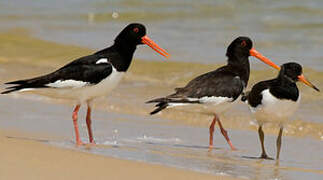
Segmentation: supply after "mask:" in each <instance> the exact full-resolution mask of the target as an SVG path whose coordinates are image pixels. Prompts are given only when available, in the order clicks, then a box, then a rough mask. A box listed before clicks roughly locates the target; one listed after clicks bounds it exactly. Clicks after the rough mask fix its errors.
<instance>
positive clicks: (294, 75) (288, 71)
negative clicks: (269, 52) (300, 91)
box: [278, 62, 320, 91]
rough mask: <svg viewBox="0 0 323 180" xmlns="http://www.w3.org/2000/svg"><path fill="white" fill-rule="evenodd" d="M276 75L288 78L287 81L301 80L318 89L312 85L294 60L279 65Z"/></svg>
mask: <svg viewBox="0 0 323 180" xmlns="http://www.w3.org/2000/svg"><path fill="white" fill-rule="evenodd" d="M278 77H282V78H285V79H288V80H289V81H291V82H293V83H295V82H297V81H301V82H302V83H304V84H306V85H307V86H309V87H311V88H313V89H315V90H316V91H320V90H319V89H318V88H317V87H316V86H314V85H313V84H312V83H311V82H310V81H308V80H307V79H306V78H305V76H304V75H303V70H302V66H301V65H299V64H298V63H295V62H290V63H285V64H283V65H282V66H281V69H280V71H279V75H278Z"/></svg>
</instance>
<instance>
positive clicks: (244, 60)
mask: <svg viewBox="0 0 323 180" xmlns="http://www.w3.org/2000/svg"><path fill="white" fill-rule="evenodd" d="M226 56H227V57H228V60H227V62H228V64H227V65H225V66H223V67H220V68H218V69H216V70H214V71H211V72H208V73H205V74H202V75H200V76H198V77H196V78H194V79H193V80H191V81H190V82H189V83H188V84H187V85H186V86H185V87H182V88H176V89H175V93H173V94H171V95H168V96H166V97H162V98H157V99H153V100H150V101H148V102H147V103H157V104H156V109H155V110H154V111H152V112H151V113H150V114H155V113H158V112H159V111H161V110H164V109H166V108H170V107H175V106H176V107H177V106H184V105H191V106H194V107H192V108H194V109H196V108H200V109H201V111H202V112H205V113H207V114H213V115H214V118H213V121H212V123H211V125H210V128H209V133H210V136H209V147H210V149H211V148H212V147H213V132H214V125H215V124H216V123H217V122H218V124H219V127H220V130H221V133H222V135H223V136H224V137H225V139H226V141H227V142H228V144H229V145H230V147H231V149H232V150H235V149H236V148H235V147H234V146H233V145H232V143H231V141H230V139H229V137H228V134H227V131H226V130H225V129H224V128H223V126H222V123H221V121H220V119H219V116H218V114H219V113H222V112H223V111H225V110H226V109H227V108H229V107H230V106H231V105H232V104H233V102H237V101H236V100H237V98H238V97H239V96H240V95H241V94H242V92H243V90H244V89H245V88H246V87H247V84H248V80H249V74H250V64H249V56H254V57H256V58H258V59H260V60H261V61H263V62H264V63H266V64H268V65H270V66H272V67H274V68H276V69H279V66H277V65H275V64H274V63H273V62H271V61H270V60H269V59H268V58H266V57H264V56H263V55H261V54H260V53H259V52H257V51H256V50H255V49H254V48H253V47H252V41H251V39H250V38H248V37H238V38H236V39H235V40H234V41H233V42H232V43H231V44H230V45H229V47H228V48H227V53H226Z"/></svg>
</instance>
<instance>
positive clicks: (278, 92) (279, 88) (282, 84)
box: [270, 75, 299, 101]
mask: <svg viewBox="0 0 323 180" xmlns="http://www.w3.org/2000/svg"><path fill="white" fill-rule="evenodd" d="M270 92H271V94H273V95H274V96H275V97H277V98H279V99H288V100H293V101H297V99H298V96H299V91H298V88H297V85H296V83H295V82H294V81H293V80H291V79H290V78H288V77H286V76H283V75H279V76H278V77H277V78H276V82H275V84H274V85H273V86H272V87H271V88H270Z"/></svg>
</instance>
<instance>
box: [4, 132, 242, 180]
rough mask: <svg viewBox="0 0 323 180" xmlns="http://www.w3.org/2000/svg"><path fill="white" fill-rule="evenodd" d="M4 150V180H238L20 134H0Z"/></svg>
mask: <svg viewBox="0 0 323 180" xmlns="http://www.w3.org/2000/svg"><path fill="white" fill-rule="evenodd" d="M26 136H29V138H25V137H26ZM33 138H35V139H33ZM0 146H1V148H0V153H1V154H2V155H3V156H2V158H1V164H0V179H11V180H15V179H17V180H18V179H24V180H29V179H30V180H36V179H47V180H51V179H53V180H58V179H79V180H81V179H133V180H137V179H138V180H139V179H155V180H162V179H176V180H180V179H183V180H186V179H187V180H190V179H192V180H195V179H205V180H207V179H210V180H211V179H213V180H214V179H219V180H221V179H222V180H235V179H237V178H231V177H227V176H216V175H211V174H204V173H199V172H194V171H189V170H184V169H178V168H172V167H166V166H162V165H157V164H150V163H144V162H137V161H130V160H122V159H116V158H112V157H107V156H101V155H96V154H90V153H87V152H80V151H76V150H71V149H64V148H59V147H54V146H52V145H48V144H44V143H42V142H38V140H37V136H33V135H29V134H26V133H22V132H17V131H8V130H5V131H3V130H0Z"/></svg>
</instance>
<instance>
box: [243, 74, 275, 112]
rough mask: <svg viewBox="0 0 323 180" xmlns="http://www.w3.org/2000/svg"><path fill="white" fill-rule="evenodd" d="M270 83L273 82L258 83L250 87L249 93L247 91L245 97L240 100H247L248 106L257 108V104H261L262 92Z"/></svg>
mask: <svg viewBox="0 0 323 180" xmlns="http://www.w3.org/2000/svg"><path fill="white" fill-rule="evenodd" d="M272 82H273V80H268V81H261V82H258V83H257V84H255V85H254V86H253V87H252V89H251V91H249V92H248V93H247V94H246V96H245V97H242V100H243V101H245V100H248V104H249V105H250V106H251V107H257V106H258V105H259V104H261V101H262V92H263V91H264V90H265V89H268V88H269V87H270V84H271V83H272Z"/></svg>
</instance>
